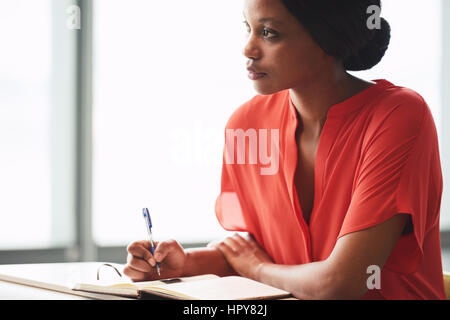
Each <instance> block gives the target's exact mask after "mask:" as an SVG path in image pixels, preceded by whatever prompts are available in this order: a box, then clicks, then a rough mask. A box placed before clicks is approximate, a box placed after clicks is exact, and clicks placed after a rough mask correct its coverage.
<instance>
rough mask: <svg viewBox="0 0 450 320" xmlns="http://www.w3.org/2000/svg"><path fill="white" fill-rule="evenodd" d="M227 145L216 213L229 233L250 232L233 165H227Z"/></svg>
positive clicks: (224, 151) (224, 150)
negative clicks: (234, 178) (236, 184)
mask: <svg viewBox="0 0 450 320" xmlns="http://www.w3.org/2000/svg"><path fill="white" fill-rule="evenodd" d="M225 155H226V145H224V149H223V160H222V178H221V186H220V194H219V195H218V197H217V198H216V203H215V212H216V217H217V220H218V221H219V223H220V225H221V226H222V227H223V228H224V229H225V230H228V231H242V232H248V231H249V230H248V223H247V222H246V219H245V217H244V214H243V210H242V207H241V202H240V201H239V197H238V194H237V190H236V188H235V187H234V183H233V182H234V181H233V172H232V165H231V164H226V162H225Z"/></svg>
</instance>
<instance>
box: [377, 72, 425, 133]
mask: <svg viewBox="0 0 450 320" xmlns="http://www.w3.org/2000/svg"><path fill="white" fill-rule="evenodd" d="M370 116H371V123H372V125H375V126H379V125H381V124H382V123H386V124H388V125H389V124H395V123H396V122H397V124H400V123H408V124H409V125H410V126H413V127H417V126H420V124H421V123H422V122H423V120H424V119H425V118H428V120H431V121H432V120H433V117H432V114H431V110H430V108H429V106H428V104H427V103H426V101H425V99H424V98H423V97H422V96H421V95H420V94H419V93H418V92H416V91H415V90H413V89H411V88H407V87H403V86H399V85H395V84H392V83H391V82H388V81H386V80H385V85H384V86H383V87H382V90H380V91H379V94H378V97H377V98H375V99H374V100H373V103H372V104H371V107H370Z"/></svg>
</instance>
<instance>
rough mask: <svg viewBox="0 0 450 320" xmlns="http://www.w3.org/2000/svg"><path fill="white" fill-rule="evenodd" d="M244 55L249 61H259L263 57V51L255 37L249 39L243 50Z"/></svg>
mask: <svg viewBox="0 0 450 320" xmlns="http://www.w3.org/2000/svg"><path fill="white" fill-rule="evenodd" d="M242 54H243V55H244V56H245V57H246V58H249V59H259V58H260V57H261V50H260V48H259V47H258V45H257V43H256V39H255V38H254V37H251V36H249V37H248V39H247V40H246V43H245V45H244V48H243V50H242Z"/></svg>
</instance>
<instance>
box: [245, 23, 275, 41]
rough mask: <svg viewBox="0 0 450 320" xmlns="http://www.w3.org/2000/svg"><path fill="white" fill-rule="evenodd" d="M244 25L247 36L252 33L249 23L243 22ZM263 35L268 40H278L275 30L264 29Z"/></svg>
mask: <svg viewBox="0 0 450 320" xmlns="http://www.w3.org/2000/svg"><path fill="white" fill-rule="evenodd" d="M243 23H244V25H245V30H246V32H247V34H248V33H250V26H249V25H248V23H247V21H243ZM262 35H263V36H264V37H265V38H267V39H271V38H276V36H277V33H276V32H275V31H273V30H270V29H266V28H264V29H263V31H262ZM270 35H271V36H270Z"/></svg>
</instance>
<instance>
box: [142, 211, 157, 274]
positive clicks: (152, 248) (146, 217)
mask: <svg viewBox="0 0 450 320" xmlns="http://www.w3.org/2000/svg"><path fill="white" fill-rule="evenodd" d="M142 215H143V216H144V220H145V226H146V228H147V232H148V237H149V240H150V252H151V253H152V255H154V254H155V249H156V246H155V244H154V243H153V237H152V219H151V218H150V213H149V212H148V209H147V208H144V209H142ZM156 272H157V273H158V276H160V275H161V273H160V271H159V262H156Z"/></svg>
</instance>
